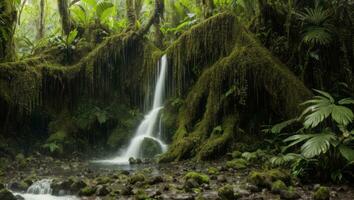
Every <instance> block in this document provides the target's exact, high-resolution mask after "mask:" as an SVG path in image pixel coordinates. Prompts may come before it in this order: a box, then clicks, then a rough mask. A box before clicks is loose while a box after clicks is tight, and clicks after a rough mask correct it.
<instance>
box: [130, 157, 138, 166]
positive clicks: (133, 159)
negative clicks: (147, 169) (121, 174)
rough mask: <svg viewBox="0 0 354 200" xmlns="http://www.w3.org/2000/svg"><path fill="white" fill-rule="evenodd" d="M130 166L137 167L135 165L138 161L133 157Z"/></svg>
mask: <svg viewBox="0 0 354 200" xmlns="http://www.w3.org/2000/svg"><path fill="white" fill-rule="evenodd" d="M129 164H130V165H135V164H137V161H136V159H135V158H133V157H130V158H129Z"/></svg>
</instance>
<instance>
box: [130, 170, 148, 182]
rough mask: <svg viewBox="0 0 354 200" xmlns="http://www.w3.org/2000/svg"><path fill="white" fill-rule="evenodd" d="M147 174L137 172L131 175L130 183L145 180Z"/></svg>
mask: <svg viewBox="0 0 354 200" xmlns="http://www.w3.org/2000/svg"><path fill="white" fill-rule="evenodd" d="M145 179H146V178H145V176H144V175H143V174H141V173H136V174H133V175H131V176H130V178H129V183H130V184H135V183H138V182H144V181H145Z"/></svg>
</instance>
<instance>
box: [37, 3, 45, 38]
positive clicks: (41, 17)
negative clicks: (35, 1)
mask: <svg viewBox="0 0 354 200" xmlns="http://www.w3.org/2000/svg"><path fill="white" fill-rule="evenodd" d="M44 8H45V0H41V1H40V3H39V20H38V33H37V39H42V38H43V37H44V19H45V18H44V14H45V13H44V10H45V9H44Z"/></svg>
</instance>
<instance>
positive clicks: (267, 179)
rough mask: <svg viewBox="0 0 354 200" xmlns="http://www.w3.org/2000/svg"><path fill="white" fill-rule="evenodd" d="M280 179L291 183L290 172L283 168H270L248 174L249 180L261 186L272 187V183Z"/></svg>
mask: <svg viewBox="0 0 354 200" xmlns="http://www.w3.org/2000/svg"><path fill="white" fill-rule="evenodd" d="M278 180H281V181H283V182H285V183H286V184H290V183H291V176H290V173H289V172H288V171H286V170H282V169H270V170H265V171H251V172H250V174H249V176H248V181H249V182H251V183H252V184H254V185H257V186H259V187H267V188H271V187H272V183H273V182H275V181H278Z"/></svg>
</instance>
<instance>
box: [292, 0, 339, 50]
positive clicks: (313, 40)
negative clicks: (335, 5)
mask: <svg viewBox="0 0 354 200" xmlns="http://www.w3.org/2000/svg"><path fill="white" fill-rule="evenodd" d="M297 15H298V17H299V19H300V21H301V22H302V27H303V42H304V43H306V44H309V45H328V44H329V43H330V42H331V41H332V38H333V32H334V31H333V30H334V26H333V24H332V23H331V12H330V11H329V10H328V9H325V8H323V7H322V6H320V4H319V1H316V2H315V7H314V8H305V10H304V11H303V12H299V13H297Z"/></svg>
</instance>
